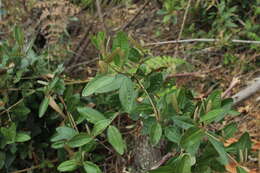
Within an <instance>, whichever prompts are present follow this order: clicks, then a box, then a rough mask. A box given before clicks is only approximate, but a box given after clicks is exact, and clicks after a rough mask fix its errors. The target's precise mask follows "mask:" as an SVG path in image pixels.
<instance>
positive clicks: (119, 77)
mask: <svg viewBox="0 0 260 173" xmlns="http://www.w3.org/2000/svg"><path fill="white" fill-rule="evenodd" d="M125 78H127V77H126V76H124V75H121V74H118V75H116V76H115V78H114V80H113V82H111V83H110V84H108V85H106V86H105V87H103V88H99V89H98V90H97V91H96V92H95V93H106V92H110V91H115V90H117V89H119V88H120V87H121V85H122V82H123V81H124V79H125Z"/></svg>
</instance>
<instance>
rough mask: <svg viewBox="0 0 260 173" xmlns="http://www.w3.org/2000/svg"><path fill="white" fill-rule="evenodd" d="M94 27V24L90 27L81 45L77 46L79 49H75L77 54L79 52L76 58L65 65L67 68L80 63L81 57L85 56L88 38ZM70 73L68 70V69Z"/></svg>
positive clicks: (72, 58)
mask: <svg viewBox="0 0 260 173" xmlns="http://www.w3.org/2000/svg"><path fill="white" fill-rule="evenodd" d="M92 27H93V22H92V23H91V24H90V26H89V27H88V29H87V31H86V33H85V35H84V37H83V38H82V39H81V40H80V42H79V44H78V45H77V48H76V49H75V52H77V54H76V56H73V57H71V58H70V59H69V60H68V61H67V62H65V63H64V66H65V67H68V68H69V66H71V65H72V64H74V63H78V62H79V59H80V57H81V55H82V54H83V52H84V50H86V47H87V46H88V44H89V42H90V39H89V38H88V36H89V33H90V31H91V29H92ZM66 71H67V72H68V69H66Z"/></svg>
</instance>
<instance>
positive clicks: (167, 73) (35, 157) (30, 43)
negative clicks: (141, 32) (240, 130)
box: [0, 0, 260, 173]
mask: <svg viewBox="0 0 260 173" xmlns="http://www.w3.org/2000/svg"><path fill="white" fill-rule="evenodd" d="M64 2H65V1H64ZM67 2H68V1H67ZM154 2H155V1H154ZM49 3H51V1H50V2H49ZM52 3H54V2H52ZM72 3H74V4H73V9H74V11H70V10H69V9H71V8H72ZM94 3H95V1H91V0H81V1H76V0H75V1H71V3H69V2H68V4H69V5H68V6H67V7H68V9H67V10H65V11H67V12H68V14H67V13H66V14H65V13H64V16H60V15H58V16H60V17H63V18H59V17H57V16H52V17H53V18H52V17H48V16H49V15H50V16H51V15H52V13H51V12H50V11H51V9H57V8H59V4H58V3H57V4H58V5H57V4H56V6H55V7H56V8H54V6H52V5H53V4H52V5H50V6H46V5H43V4H41V3H40V4H39V3H38V6H34V8H36V7H37V8H41V7H42V6H43V8H44V9H42V13H41V15H40V16H41V17H40V20H41V23H38V25H37V27H38V28H37V27H36V28H37V29H38V30H39V31H40V33H41V34H43V35H44V34H45V36H47V37H46V38H45V39H46V41H47V43H46V44H47V46H45V47H42V48H41V49H42V50H41V51H39V50H38V49H36V48H35V37H29V39H28V37H27V35H26V32H24V31H23V29H21V27H19V24H17V25H14V22H13V21H12V22H10V23H9V25H11V26H9V28H12V31H11V32H10V34H8V37H6V38H4V39H2V40H0V76H1V81H0V125H1V128H0V172H13V173H16V172H19V170H22V172H35V173H37V172H69V171H71V172H82V173H83V172H86V173H101V172H113V171H110V170H114V169H111V167H113V163H114V162H117V163H120V164H121V165H120V166H121V168H122V169H121V168H118V170H120V172H123V171H124V172H125V173H127V172H130V173H135V172H136V173H137V172H150V173H175V172H176V173H191V172H193V173H210V172H225V171H226V165H228V164H229V163H230V162H236V163H237V167H236V171H237V172H238V173H245V172H247V169H245V168H244V167H243V163H244V162H246V161H247V158H248V155H249V154H250V152H251V146H252V142H251V137H250V135H249V134H248V133H247V132H245V133H244V134H242V135H241V137H240V138H239V139H238V140H237V141H236V142H233V143H232V144H231V145H228V146H226V145H224V143H225V141H226V140H228V139H230V138H232V137H233V136H234V135H235V133H236V132H237V125H236V124H235V123H233V122H230V123H224V124H223V123H222V122H223V121H224V120H225V118H226V117H234V116H238V115H239V114H240V113H239V112H237V111H236V110H234V108H233V100H232V99H231V98H223V97H222V91H221V90H213V91H212V92H211V93H209V94H208V96H206V97H205V98H201V97H200V96H199V93H197V92H196V91H195V90H193V89H191V88H189V87H184V86H183V87H179V86H177V83H176V78H175V76H174V74H176V73H180V72H191V71H192V70H193V69H194V68H195V67H194V65H193V64H191V63H190V62H188V61H187V60H185V59H183V58H178V57H172V56H165V55H160V56H154V55H153V54H152V53H151V50H149V49H147V48H144V46H143V45H141V44H139V43H138V42H137V41H136V40H134V39H133V38H132V37H131V36H129V35H128V34H127V33H125V32H121V31H119V32H117V33H116V34H115V35H114V36H112V37H110V36H108V34H107V33H106V32H97V33H96V34H95V35H93V36H92V37H91V43H92V44H93V45H94V46H95V47H96V49H97V50H98V51H99V60H98V63H97V69H98V71H97V73H96V75H94V76H93V77H89V78H88V79H87V80H79V79H71V78H69V77H68V76H67V75H66V73H65V72H64V71H65V67H64V65H63V64H64V62H61V60H60V59H58V60H57V59H53V57H52V56H51V55H50V54H52V53H53V50H52V52H48V50H49V49H50V47H51V46H55V44H59V39H60V38H59V37H61V36H62V34H67V31H66V26H67V24H68V23H67V22H68V18H69V17H73V16H74V15H75V14H76V13H79V12H80V10H79V8H78V7H76V5H78V6H81V5H82V6H84V7H83V8H86V7H89V6H95V5H94ZM113 3H114V4H118V3H125V4H127V3H131V2H130V1H127V2H126V1H125V2H122V1H114V2H113ZM113 3H112V4H113ZM158 3H162V8H161V9H159V10H158V15H163V21H162V22H163V24H164V25H175V24H177V23H179V21H178V20H179V19H178V16H180V14H183V13H184V11H185V10H186V8H187V5H188V3H191V2H190V1H188V0H165V1H163V2H159V1H158ZM259 3H260V2H259V1H258V0H253V1H250V2H249V1H242V0H241V1H240V0H225V1H215V0H212V1H204V0H196V1H195V2H192V4H189V5H188V7H189V6H190V7H189V8H190V10H189V14H188V18H187V23H186V24H185V25H186V27H185V29H184V30H183V37H185V38H188V37H205V38H211V37H213V38H219V39H220V40H221V41H222V43H223V44H222V43H221V46H227V47H230V48H231V49H235V48H234V47H232V45H231V44H229V43H230V42H229V41H230V40H232V39H245V40H247V39H249V40H259V37H260V35H259V29H260V25H259V23H258V24H257V20H259V14H260V7H259ZM47 4H48V3H47ZM83 4H84V5H83ZM107 4H109V2H107ZM62 5H64V4H61V6H62ZM74 5H75V6H74ZM31 6H32V7H33V5H31ZM65 6H66V4H65ZM16 10H18V9H16ZM48 10H49V11H48ZM54 11H55V10H54ZM52 12H53V11H52ZM3 13H5V12H3ZM57 19H60V20H59V21H60V22H61V23H58V24H60V25H59V26H62V27H61V28H59V27H58V28H52V27H53V26H54V23H55V22H57ZM12 20H14V19H12ZM46 20H48V21H47V22H46ZM5 24H6V25H8V23H5ZM5 27H7V26H5ZM203 44H204V43H203ZM203 44H201V45H198V47H200V46H201V47H202V46H203ZM48 46H49V47H48ZM245 49H249V50H250V51H255V50H259V46H256V45H250V46H248V47H246V48H245ZM59 51H61V50H59ZM64 52H67V50H65V49H64ZM66 56H67V55H65V57H66ZM236 63H237V64H239V63H241V61H240V60H239V59H238V58H237V57H236V56H235V55H232V54H229V53H226V54H225V55H224V59H223V65H224V66H227V68H233V66H235V64H236ZM244 64H245V63H244ZM245 68H246V67H245ZM245 70H246V69H245ZM219 124H221V125H220V126H219ZM146 137H147V138H146ZM143 139H144V140H147V145H140V141H142V140H143ZM137 147H138V148H137ZM155 150H161V153H160V154H157V153H158V152H156V151H155ZM149 154H152V155H149ZM137 156H138V158H140V157H141V159H138V158H137V159H136V160H137V161H136V163H134V164H133V163H132V161H131V159H129V158H130V157H131V158H132V157H133V158H135V157H137ZM163 156H167V159H166V161H164V162H163V163H162V164H158V163H160V161H161V160H163ZM117 166H118V165H117ZM24 169H25V170H24Z"/></svg>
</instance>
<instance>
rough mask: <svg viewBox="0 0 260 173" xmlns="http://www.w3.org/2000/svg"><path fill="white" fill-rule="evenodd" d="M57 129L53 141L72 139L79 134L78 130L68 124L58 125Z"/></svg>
mask: <svg viewBox="0 0 260 173" xmlns="http://www.w3.org/2000/svg"><path fill="white" fill-rule="evenodd" d="M56 131H57V134H56V135H54V136H53V137H52V138H51V142H56V141H59V140H64V139H66V140H70V139H71V138H73V137H74V136H75V135H77V134H78V132H77V131H76V130H74V129H73V128H70V127H66V126H63V127H58V128H56Z"/></svg>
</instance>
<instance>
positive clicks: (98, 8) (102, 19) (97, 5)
mask: <svg viewBox="0 0 260 173" xmlns="http://www.w3.org/2000/svg"><path fill="white" fill-rule="evenodd" d="M96 7H97V12H98V17H99V20H100V22H101V24H102V27H103V30H104V31H105V32H106V33H107V34H109V33H108V30H107V27H106V24H105V21H104V17H103V14H102V11H101V6H100V1H99V0H96Z"/></svg>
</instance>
